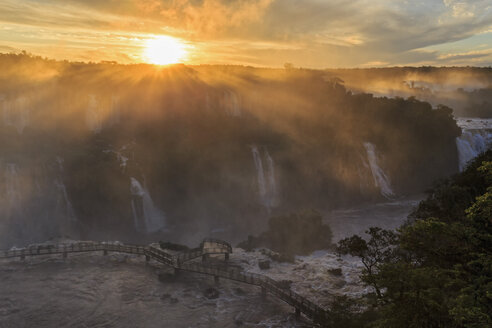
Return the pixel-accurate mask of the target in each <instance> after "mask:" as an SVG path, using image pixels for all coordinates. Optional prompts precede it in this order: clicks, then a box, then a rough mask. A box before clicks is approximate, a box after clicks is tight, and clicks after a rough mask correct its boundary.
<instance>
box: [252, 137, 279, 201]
mask: <svg viewBox="0 0 492 328" xmlns="http://www.w3.org/2000/svg"><path fill="white" fill-rule="evenodd" d="M251 152H252V153H253V160H254V163H255V168H256V176H257V181H258V193H259V198H260V202H261V203H262V204H263V205H264V206H265V207H266V208H268V209H271V208H272V207H274V206H276V205H277V203H278V195H277V183H276V178H275V163H274V161H273V159H272V157H271V156H270V154H269V153H268V150H266V149H265V151H264V159H265V160H266V170H265V169H264V167H265V166H264V165H263V158H262V156H261V153H260V150H259V149H258V147H257V146H256V145H253V146H251ZM265 177H266V178H265Z"/></svg>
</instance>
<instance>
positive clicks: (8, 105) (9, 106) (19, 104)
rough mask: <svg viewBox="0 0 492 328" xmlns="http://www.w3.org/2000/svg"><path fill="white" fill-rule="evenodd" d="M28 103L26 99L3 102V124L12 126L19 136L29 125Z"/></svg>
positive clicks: (20, 98)
mask: <svg viewBox="0 0 492 328" xmlns="http://www.w3.org/2000/svg"><path fill="white" fill-rule="evenodd" d="M28 103H29V100H28V99H27V98H26V97H19V98H17V99H15V100H13V101H4V102H3V122H4V124H5V125H10V126H14V127H15V129H16V130H17V132H18V133H19V134H22V132H23V131H24V129H25V128H26V126H27V125H28V124H29V106H28Z"/></svg>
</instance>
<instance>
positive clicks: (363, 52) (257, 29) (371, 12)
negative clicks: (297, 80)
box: [0, 0, 492, 67]
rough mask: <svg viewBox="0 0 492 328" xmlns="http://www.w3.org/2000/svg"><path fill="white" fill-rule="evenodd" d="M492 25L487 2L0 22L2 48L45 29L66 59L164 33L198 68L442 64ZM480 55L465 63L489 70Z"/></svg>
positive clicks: (128, 9) (258, 5) (267, 7)
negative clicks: (187, 46) (186, 46)
mask: <svg viewBox="0 0 492 328" xmlns="http://www.w3.org/2000/svg"><path fill="white" fill-rule="evenodd" d="M491 21H492V5H491V4H490V0H469V1H460V0H413V1H405V0H353V1H342V0H302V1H301V0H138V1H137V0H107V1H100V0H63V1H62V0H44V1H42V2H41V1H34V0H24V1H18V0H0V22H4V25H8V26H10V27H11V28H13V30H12V31H13V32H14V33H15V34H16V36H17V40H12V39H13V38H12V37H6V36H5V33H1V32H0V42H2V43H3V44H4V45H6V46H11V47H14V46H15V47H17V45H19V44H21V43H22V45H26V46H29V44H30V43H29V41H28V40H27V38H26V37H25V36H23V35H22V33H23V32H22V31H25V30H28V29H31V30H32V31H36V30H37V29H39V28H44V29H46V31H47V32H46V33H44V34H43V36H42V38H43V40H46V42H48V43H49V42H52V43H53V42H54V43H55V44H63V45H64V46H63V47H64V48H63V49H64V53H65V54H66V53H76V48H77V49H78V50H79V51H81V50H82V48H84V47H85V48H84V49H83V52H86V53H87V54H90V53H92V51H98V52H96V53H95V54H100V53H104V54H105V55H104V56H106V57H108V56H109V57H111V56H112V55H111V51H109V50H106V51H102V50H101V43H104V44H107V45H108V46H111V47H113V48H112V49H113V50H114V51H116V52H118V53H117V54H116V53H115V54H114V56H113V57H118V58H119V59H120V60H121V58H126V60H128V61H130V62H131V61H135V60H137V61H138V60H140V59H139V58H140V57H139V55H138V50H137V49H136V48H138V47H141V44H142V40H143V39H145V38H146V37H149V36H150V35H151V34H168V35H172V36H175V37H179V38H182V39H185V40H187V41H188V42H191V43H194V44H195V45H196V47H195V49H196V53H195V54H192V56H191V57H192V58H193V60H194V62H196V63H200V62H215V63H217V62H221V61H224V62H231V63H232V62H234V63H241V62H244V63H247V64H252V65H255V64H256V65H268V66H270V65H274V66H281V65H283V62H293V63H294V64H295V65H297V66H308V67H326V66H329V67H336V66H363V65H364V66H365V65H367V64H368V63H369V64H370V63H386V64H387V65H405V64H411V63H430V64H437V65H439V64H441V63H448V62H450V61H451V60H452V59H451V58H452V57H446V55H448V54H451V53H455V52H460V53H465V52H467V51H475V50H477V49H478V47H479V44H477V45H476V47H477V49H475V48H468V49H461V50H459V51H456V49H455V50H454V51H449V50H448V49H445V47H442V45H447V44H450V43H451V42H458V43H459V42H460V41H461V40H466V39H468V38H470V37H473V36H475V35H478V34H480V33H486V32H487V31H490V29H491V25H490V22H491ZM12 31H11V32H12ZM69 32H70V33H69ZM132 38H133V39H135V40H136V41H133V47H131V46H130V44H131V43H132V42H128V40H130V39H132ZM98 40H104V41H103V42H101V41H98ZM122 40H123V41H122ZM124 40H127V41H124ZM489 40H490V42H492V35H491V36H490V38H489ZM39 42H40V40H39V39H38V40H37V42H34V43H32V44H36V45H37V47H39ZM125 42H126V45H125ZM483 43H484V42H483V40H481V42H480V44H483ZM73 44H76V45H73ZM489 44H490V43H489ZM72 45H73V47H72ZM458 46H459V45H458ZM466 46H467V47H470V44H469V43H467V45H466ZM440 47H441V48H440ZM473 47H475V46H473ZM131 48H132V49H131ZM427 48H432V49H431V50H426V49H427ZM70 49H71V50H70ZM481 49H483V47H482V48H481ZM26 50H30V49H29V48H28V49H26ZM125 51H126V53H125ZM106 57H105V58H103V59H107V60H113V59H114V58H106ZM84 58H86V56H85V55H84ZM480 58H481V59H480ZM480 58H478V57H473V58H472V57H469V59H470V60H472V59H473V63H475V64H476V63H481V64H487V63H490V61H488V60H489V59H488V58H489V57H487V56H482V57H480ZM245 59H247V60H246V61H245ZM465 59H466V58H465V57H463V58H461V60H465Z"/></svg>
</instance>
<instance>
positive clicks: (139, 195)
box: [130, 178, 166, 233]
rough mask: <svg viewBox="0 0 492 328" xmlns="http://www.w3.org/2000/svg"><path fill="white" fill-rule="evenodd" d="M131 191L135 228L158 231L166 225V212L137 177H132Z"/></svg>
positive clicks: (143, 230)
mask: <svg viewBox="0 0 492 328" xmlns="http://www.w3.org/2000/svg"><path fill="white" fill-rule="evenodd" d="M130 192H131V194H132V195H133V198H132V211H133V220H134V224H135V229H136V230H137V231H139V232H146V233H151V232H156V231H159V230H162V229H163V228H165V226H166V220H165V216H164V213H163V212H162V211H161V210H159V209H158V208H157V207H155V205H154V202H153V201H152V198H151V197H150V194H149V191H148V190H147V189H145V188H144V187H143V186H142V185H141V184H140V182H139V181H138V180H137V179H135V178H130Z"/></svg>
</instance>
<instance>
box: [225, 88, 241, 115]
mask: <svg viewBox="0 0 492 328" xmlns="http://www.w3.org/2000/svg"><path fill="white" fill-rule="evenodd" d="M224 97H225V105H226V109H227V112H228V114H229V115H231V116H241V106H240V100H239V97H238V95H237V94H236V93H235V92H234V91H229V92H227V93H226V94H225V95H224Z"/></svg>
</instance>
